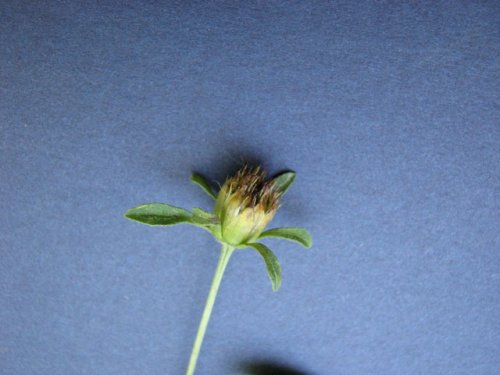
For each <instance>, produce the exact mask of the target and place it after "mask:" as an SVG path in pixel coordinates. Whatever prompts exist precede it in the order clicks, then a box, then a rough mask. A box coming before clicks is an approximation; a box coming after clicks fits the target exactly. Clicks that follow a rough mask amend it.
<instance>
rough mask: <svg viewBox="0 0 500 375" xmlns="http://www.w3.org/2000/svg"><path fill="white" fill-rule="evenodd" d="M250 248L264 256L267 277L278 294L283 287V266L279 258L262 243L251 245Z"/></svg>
mask: <svg viewBox="0 0 500 375" xmlns="http://www.w3.org/2000/svg"><path fill="white" fill-rule="evenodd" d="M248 246H251V247H253V248H254V249H255V250H257V251H258V252H259V254H260V255H261V256H262V259H263V260H264V263H265V264H266V269H267V275H268V276H269V279H270V280H271V284H272V286H273V292H276V291H277V290H278V289H279V288H280V287H281V265H280V262H279V261H278V258H276V255H274V253H273V252H272V251H271V249H269V248H268V247H267V246H264V245H263V244H261V243H251V244H248Z"/></svg>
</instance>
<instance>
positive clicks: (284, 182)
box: [272, 171, 296, 195]
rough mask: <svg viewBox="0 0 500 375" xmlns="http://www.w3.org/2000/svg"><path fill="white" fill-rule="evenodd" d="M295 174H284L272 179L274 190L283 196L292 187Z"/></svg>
mask: <svg viewBox="0 0 500 375" xmlns="http://www.w3.org/2000/svg"><path fill="white" fill-rule="evenodd" d="M295 176H296V173H295V172H292V171H290V172H285V173H282V174H280V175H279V176H277V177H275V178H273V180H272V181H273V183H274V186H275V187H276V189H278V190H279V191H280V193H281V195H283V194H285V193H286V191H287V190H288V188H289V187H290V186H291V185H292V183H293V181H294V180H295Z"/></svg>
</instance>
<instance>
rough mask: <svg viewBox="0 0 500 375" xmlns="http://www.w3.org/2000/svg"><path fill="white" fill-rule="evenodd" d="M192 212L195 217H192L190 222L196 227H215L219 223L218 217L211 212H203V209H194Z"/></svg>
mask: <svg viewBox="0 0 500 375" xmlns="http://www.w3.org/2000/svg"><path fill="white" fill-rule="evenodd" d="M192 211H193V215H192V216H191V220H190V221H191V223H193V224H195V225H202V226H206V225H214V224H217V223H218V222H219V221H218V219H217V216H215V215H214V214H211V213H210V212H207V211H205V210H202V209H201V208H198V207H195V208H193V210H192Z"/></svg>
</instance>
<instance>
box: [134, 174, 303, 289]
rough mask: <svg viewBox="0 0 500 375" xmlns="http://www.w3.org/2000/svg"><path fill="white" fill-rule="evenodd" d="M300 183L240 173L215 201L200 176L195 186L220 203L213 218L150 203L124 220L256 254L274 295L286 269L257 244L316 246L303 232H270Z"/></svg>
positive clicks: (284, 177)
mask: <svg viewBox="0 0 500 375" xmlns="http://www.w3.org/2000/svg"><path fill="white" fill-rule="evenodd" d="M294 179H295V173H294V172H286V173H283V174H280V175H279V176H277V177H275V178H273V179H270V180H266V179H265V174H264V173H263V172H262V170H261V169H260V168H259V167H257V168H254V169H251V168H248V167H247V166H245V167H243V168H242V169H240V170H239V171H238V172H237V173H236V174H235V175H234V176H233V177H230V178H228V179H227V180H226V182H225V183H224V184H223V185H222V187H221V189H220V191H219V193H218V194H217V195H216V194H215V193H214V192H213V190H212V187H211V184H210V183H209V182H208V181H207V180H206V179H205V178H204V177H202V176H201V175H199V174H194V175H193V176H192V177H191V181H192V182H194V183H195V184H197V185H199V186H200V187H201V188H202V189H203V190H204V191H205V192H206V193H207V194H208V195H209V196H210V197H212V198H214V199H215V206H214V209H213V212H212V213H210V212H207V211H204V210H202V209H200V208H193V209H192V211H191V212H189V211H187V210H185V209H182V208H178V207H174V206H171V205H168V204H165V203H148V204H143V205H140V206H137V207H134V208H131V209H130V210H128V211H127V212H126V213H125V217H127V218H129V219H131V220H135V221H138V222H140V223H143V224H148V225H162V226H165V225H174V224H180V223H187V224H192V225H195V226H198V227H201V228H203V229H205V230H207V231H209V232H210V233H211V234H212V235H213V236H214V237H215V238H216V239H217V241H219V242H221V243H222V244H223V245H226V246H228V247H230V248H238V249H242V248H253V249H255V250H257V252H259V254H261V256H262V258H263V260H264V262H265V264H266V268H267V271H268V275H269V278H270V279H271V282H272V285H273V290H275V291H276V290H278V289H279V286H280V285H281V267H280V265H279V262H278V260H277V258H276V256H275V255H274V254H273V252H272V251H271V250H270V249H269V248H267V247H266V246H264V245H263V244H259V243H257V242H256V241H258V240H260V239H263V238H266V237H276V238H282V239H286V240H291V241H295V242H297V243H299V244H300V245H302V246H304V247H306V248H310V247H311V246H312V240H311V236H310V235H309V233H308V232H307V231H306V230H305V229H303V228H274V229H269V230H267V231H265V228H266V226H267V225H268V224H269V222H270V221H271V220H272V219H273V217H274V215H275V214H276V212H277V210H278V208H279V204H280V203H279V201H280V198H281V197H282V196H283V194H284V193H285V192H286V191H287V190H288V188H289V187H290V185H291V184H292V182H293V181H294Z"/></svg>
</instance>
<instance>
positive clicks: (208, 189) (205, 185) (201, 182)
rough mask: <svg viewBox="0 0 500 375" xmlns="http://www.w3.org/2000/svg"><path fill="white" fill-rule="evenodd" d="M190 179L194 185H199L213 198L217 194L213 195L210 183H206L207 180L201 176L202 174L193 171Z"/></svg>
mask: <svg viewBox="0 0 500 375" xmlns="http://www.w3.org/2000/svg"><path fill="white" fill-rule="evenodd" d="M191 181H192V182H193V183H195V184H196V185H198V186H199V187H201V188H202V189H203V190H204V191H205V193H207V194H208V195H210V196H211V197H212V198H213V199H216V198H217V196H216V195H215V193H214V191H213V190H212V187H211V186H210V184H209V183H208V181H207V180H206V179H205V177H203V176H202V175H199V174H197V173H194V174H193V175H192V176H191Z"/></svg>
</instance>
